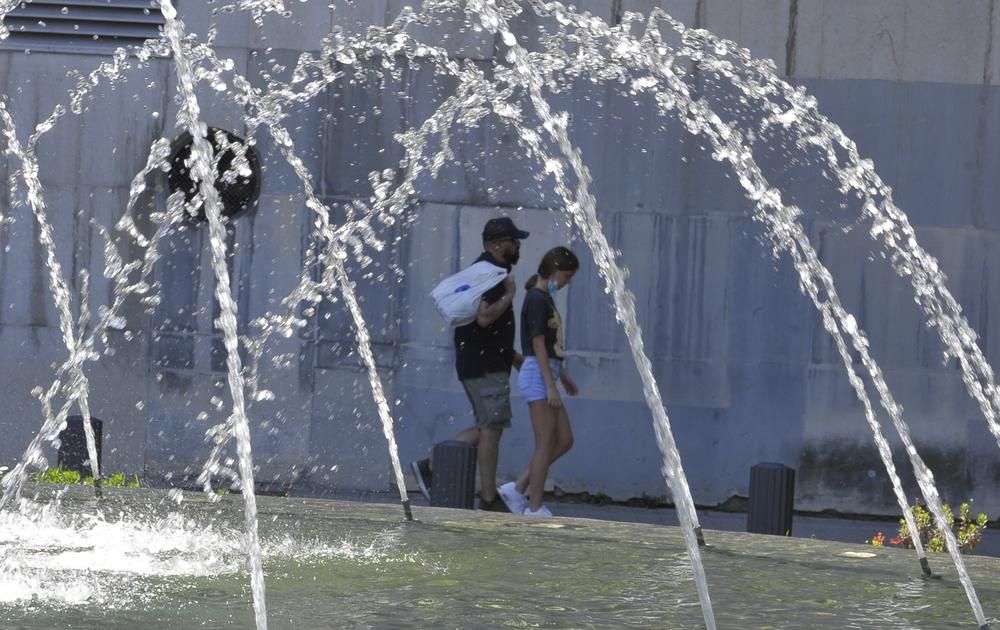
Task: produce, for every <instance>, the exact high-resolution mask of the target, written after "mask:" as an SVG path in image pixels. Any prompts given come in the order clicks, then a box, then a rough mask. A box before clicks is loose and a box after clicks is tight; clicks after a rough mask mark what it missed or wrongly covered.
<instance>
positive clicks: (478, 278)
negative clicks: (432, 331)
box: [431, 260, 507, 328]
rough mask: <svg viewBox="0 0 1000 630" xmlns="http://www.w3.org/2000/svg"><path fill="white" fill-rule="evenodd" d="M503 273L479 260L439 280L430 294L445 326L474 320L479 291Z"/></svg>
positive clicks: (503, 271) (484, 291)
mask: <svg viewBox="0 0 1000 630" xmlns="http://www.w3.org/2000/svg"><path fill="white" fill-rule="evenodd" d="M506 276H507V271H506V270H504V269H503V268H501V267H497V266H496V265H493V264H491V263H488V262H486V261H485V260H481V261H479V262H477V263H473V264H472V265H471V266H469V267H468V268H466V269H463V270H462V271H459V272H458V273H456V274H454V275H452V276H448V277H447V278H445V279H444V280H442V281H441V282H439V283H438V285H437V286H436V287H434V290H433V291H431V297H432V298H434V304H435V305H437V309H438V312H439V313H441V317H443V318H444V321H445V322H447V323H448V325H449V326H451V327H453V328H455V327H458V326H465V325H466V324H471V323H472V322H474V321H475V320H476V313H478V312H479V300H480V299H482V297H483V294H484V293H486V292H487V291H489V290H490V289H492V288H493V287H495V286H496V285H497V284H499V283H500V282H502V281H503V279H504V278H505V277H506Z"/></svg>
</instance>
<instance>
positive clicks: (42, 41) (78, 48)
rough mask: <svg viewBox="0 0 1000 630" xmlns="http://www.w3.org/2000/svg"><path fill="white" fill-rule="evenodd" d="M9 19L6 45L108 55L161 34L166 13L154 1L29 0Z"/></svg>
mask: <svg viewBox="0 0 1000 630" xmlns="http://www.w3.org/2000/svg"><path fill="white" fill-rule="evenodd" d="M202 1H204V0H202ZM4 23H5V24H6V26H7V28H8V30H9V31H10V36H9V37H8V38H7V39H6V40H4V41H3V43H2V44H0V46H2V47H3V48H4V49H7V50H32V51H34V50H38V51H50V52H74V53H91V54H108V53H111V52H113V51H114V50H115V49H116V48H119V47H121V46H130V45H141V44H142V43H143V42H144V41H146V40H147V39H156V38H159V37H160V34H161V30H162V27H163V15H162V14H161V13H160V9H159V5H158V3H154V2H151V0H24V1H23V2H21V4H20V5H19V6H18V7H17V8H15V9H14V10H13V11H11V12H10V13H8V14H7V16H6V18H4Z"/></svg>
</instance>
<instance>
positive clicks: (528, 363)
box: [517, 357, 562, 403]
mask: <svg viewBox="0 0 1000 630" xmlns="http://www.w3.org/2000/svg"><path fill="white" fill-rule="evenodd" d="M549 369H551V370H552V380H553V381H558V380H559V371H560V370H562V361H560V360H559V359H549ZM517 386H518V388H519V389H520V390H521V396H523V397H524V401H525V402H529V403H532V402H535V401H537V400H548V398H549V396H548V392H547V391H546V388H545V377H543V376H542V370H541V368H540V367H539V365H538V359H536V358H535V357H524V364H523V365H521V371H520V372H518V375H517Z"/></svg>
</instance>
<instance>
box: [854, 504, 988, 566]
mask: <svg viewBox="0 0 1000 630" xmlns="http://www.w3.org/2000/svg"><path fill="white" fill-rule="evenodd" d="M943 505H944V514H945V518H946V519H947V520H948V527H950V528H951V531H952V532H953V533H954V534H955V538H956V539H958V548H959V550H960V551H961V552H962V553H971V552H972V550H973V549H975V548H976V545H978V544H979V541H980V540H982V538H983V531H984V530H985V529H986V524H987V522H988V521H989V517H987V516H986V514H985V513H983V512H980V513H979V514H978V515H977V516H976V518H975V519H973V518H971V517H972V500H971V499H970V500H969V501H967V502H965V503H962V504H961V505H960V506H959V507H958V510H959V516H958V520H957V521H956V520H955V515H954V513H953V512H952V510H951V506H949V505H948V504H947V503H945V504H943ZM913 520H914V521H915V522H916V525H917V533H918V536H919V538H920V542H921V543H923V545H924V548H925V549H927V550H928V551H946V550H947V546H946V545H945V538H944V533H943V532H942V531H941V530H940V529H939V528H938V526H937V522H935V520H934V515H933V514H931V512H930V510H928V509H927V508H926V507H924V506H923V505H921V504H919V503H917V504H915V505H914V506H913ZM868 542H869V544H871V545H873V546H875V547H882V546H884V545H885V544H886V539H885V534H883V533H882V532H878V533H877V534H875V535H874V536H872V538H871V540H870V541H868ZM888 544H890V545H894V546H897V547H904V548H906V549H913V547H914V545H913V534H911V533H910V528H909V526H908V525H907V524H906V519H905V518H901V519H899V534H898V535H897V536H895V537H893V538H891V539H889V543H888Z"/></svg>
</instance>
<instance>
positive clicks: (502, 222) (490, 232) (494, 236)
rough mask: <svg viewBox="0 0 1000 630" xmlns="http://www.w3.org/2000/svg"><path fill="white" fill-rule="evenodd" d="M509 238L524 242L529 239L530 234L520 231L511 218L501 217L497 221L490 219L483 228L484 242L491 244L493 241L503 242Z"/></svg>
mask: <svg viewBox="0 0 1000 630" xmlns="http://www.w3.org/2000/svg"><path fill="white" fill-rule="evenodd" d="M507 238H516V239H518V240H524V239H526V238H528V233H527V232H525V231H524V230H519V229H518V228H517V226H516V225H514V222H513V221H512V220H511V218H510V217H500V218H497V219H490V220H489V221H487V222H486V225H485V226H483V242H484V243H490V242H492V241H501V240H504V239H507Z"/></svg>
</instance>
